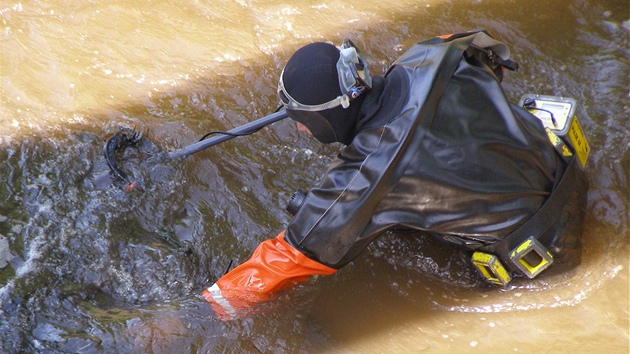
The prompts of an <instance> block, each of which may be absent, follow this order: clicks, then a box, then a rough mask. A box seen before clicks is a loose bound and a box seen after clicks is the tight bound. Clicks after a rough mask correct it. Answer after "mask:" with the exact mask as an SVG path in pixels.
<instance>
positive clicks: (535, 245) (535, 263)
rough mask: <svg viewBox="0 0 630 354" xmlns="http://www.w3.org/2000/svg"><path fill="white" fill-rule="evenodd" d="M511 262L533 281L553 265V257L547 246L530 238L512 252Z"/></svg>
mask: <svg viewBox="0 0 630 354" xmlns="http://www.w3.org/2000/svg"><path fill="white" fill-rule="evenodd" d="M510 260H511V261H512V263H514V265H516V266H517V267H518V269H520V270H521V271H522V272H523V273H524V274H525V275H527V276H528V277H529V278H530V279H531V278H534V277H536V276H537V275H538V274H540V272H542V271H543V270H545V269H547V267H549V266H550V265H551V264H552V263H553V256H552V255H551V253H550V252H549V251H548V250H547V249H546V248H545V246H543V245H542V244H541V243H540V242H538V240H536V239H535V238H534V237H532V236H530V237H529V238H527V240H525V241H524V242H523V243H521V244H520V245H518V246H517V247H516V248H514V249H513V250H512V252H510Z"/></svg>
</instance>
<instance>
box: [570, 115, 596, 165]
mask: <svg viewBox="0 0 630 354" xmlns="http://www.w3.org/2000/svg"><path fill="white" fill-rule="evenodd" d="M569 140H570V141H571V145H572V146H573V149H574V150H575V153H576V154H577V157H578V160H579V161H580V165H582V167H584V166H586V160H587V159H588V154H589V153H590V152H591V147H590V146H589V145H588V141H587V140H586V136H585V135H584V131H583V130H582V127H581V126H580V122H578V119H577V116H574V117H573V122H572V123H571V127H570V128H569Z"/></svg>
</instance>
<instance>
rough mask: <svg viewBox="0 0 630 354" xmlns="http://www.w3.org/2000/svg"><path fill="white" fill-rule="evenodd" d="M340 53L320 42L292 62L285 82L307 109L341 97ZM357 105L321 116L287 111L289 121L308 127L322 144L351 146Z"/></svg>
mask: <svg viewBox="0 0 630 354" xmlns="http://www.w3.org/2000/svg"><path fill="white" fill-rule="evenodd" d="M338 60H339V49H337V47H335V46H334V45H332V44H330V43H323V42H316V43H311V44H308V45H306V46H304V47H302V48H300V49H298V50H297V51H296V52H295V54H293V56H292V57H291V58H290V59H289V61H288V62H287V65H286V67H285V68H284V72H283V75H282V80H283V83H284V87H285V89H286V91H287V93H288V94H289V95H290V96H291V97H292V98H293V99H294V100H296V101H297V102H299V103H301V104H304V105H318V104H322V103H325V102H328V101H330V100H333V99H335V98H337V97H339V96H340V95H341V94H342V92H341V89H340V87H339V77H338V74H337V67H336V65H337V61H338ZM357 106H359V104H358V103H357V102H353V104H351V105H350V107H348V108H347V109H344V108H343V107H341V106H338V107H335V108H331V109H326V110H322V111H318V112H307V111H300V110H293V109H287V113H288V115H289V117H290V118H291V119H293V120H295V121H297V122H300V123H302V124H304V125H305V126H306V127H307V128H308V129H309V130H310V131H311V133H312V134H313V136H314V137H315V138H316V139H317V140H319V141H320V142H322V143H325V144H328V143H333V142H341V143H343V144H346V145H348V144H349V143H350V142H351V141H352V138H353V137H354V133H355V125H356V121H357V116H358V109H357Z"/></svg>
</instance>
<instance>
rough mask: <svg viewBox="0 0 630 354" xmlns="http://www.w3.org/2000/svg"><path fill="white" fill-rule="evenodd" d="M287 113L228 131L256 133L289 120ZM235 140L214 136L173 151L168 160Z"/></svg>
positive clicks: (168, 155)
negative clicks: (267, 126)
mask: <svg viewBox="0 0 630 354" xmlns="http://www.w3.org/2000/svg"><path fill="white" fill-rule="evenodd" d="M287 117H288V115H287V112H286V111H285V110H281V111H279V112H276V113H272V114H270V115H268V116H266V117H262V118H260V119H257V120H255V121H253V122H250V123H247V124H245V125H242V126H240V127H238V128H234V129H232V130H230V131H228V133H230V134H241V135H243V134H247V133H251V132H254V131H256V130H258V129H260V128H262V127H264V126H266V125H269V124H271V123H275V122H277V121H279V120H282V119H285V118H287ZM233 138H236V136H234V135H226V134H220V135H217V136H214V137H212V138H209V139H205V140H202V141H198V142H196V143H194V144H190V145H188V146H186V147H183V148H181V149H178V150H175V151H171V152H169V153H167V154H166V159H168V160H172V159H177V158H180V157H187V156H188V155H192V154H194V153H196V152H199V151H201V150H204V149H207V148H209V147H211V146H214V145H217V144H220V143H222V142H224V141H228V140H231V139H233Z"/></svg>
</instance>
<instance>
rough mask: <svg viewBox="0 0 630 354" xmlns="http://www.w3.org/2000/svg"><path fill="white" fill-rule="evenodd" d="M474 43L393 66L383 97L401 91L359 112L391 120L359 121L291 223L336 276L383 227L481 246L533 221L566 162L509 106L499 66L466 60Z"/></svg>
mask: <svg viewBox="0 0 630 354" xmlns="http://www.w3.org/2000/svg"><path fill="white" fill-rule="evenodd" d="M469 46H470V38H461V39H456V40H454V41H449V42H442V43H440V41H439V40H432V41H429V42H423V43H419V44H417V45H415V46H414V47H412V48H411V49H410V50H409V51H408V52H406V53H405V54H404V55H403V56H402V57H401V58H400V59H398V60H397V61H396V62H394V63H393V65H392V67H391V68H390V69H389V71H388V73H387V75H386V77H385V83H384V87H383V88H382V90H383V92H382V93H381V94H380V95H381V96H382V95H386V96H388V97H391V95H389V94H388V91H389V90H390V87H391V86H394V87H395V88H396V90H397V91H399V92H403V93H404V94H401V95H400V96H399V97H397V98H390V99H396V104H394V105H392V104H389V106H388V107H389V108H390V109H389V110H386V111H384V110H382V109H380V108H381V107H380V106H379V105H378V104H376V105H373V106H370V105H369V104H366V103H364V106H367V107H372V109H374V110H376V113H374V112H364V114H365V115H366V116H370V115H371V116H373V117H372V118H371V120H374V121H377V122H383V117H382V116H385V117H386V120H387V121H386V122H384V124H382V125H380V126H373V124H370V122H367V123H364V127H363V128H362V129H361V130H359V131H358V132H357V133H356V136H355V137H354V140H353V141H352V143H351V144H350V145H348V146H347V147H346V148H345V149H344V150H343V151H342V152H341V153H340V154H339V156H338V157H337V158H336V159H335V161H333V162H332V163H331V165H330V167H329V169H328V171H327V172H326V174H325V176H324V178H323V181H322V182H321V185H320V186H319V187H318V188H314V189H312V190H311V191H310V192H309V193H308V196H307V197H306V199H305V201H304V203H303V204H302V206H301V207H300V209H299V210H298V212H297V214H296V215H295V216H294V218H293V219H292V220H291V222H290V223H289V225H288V227H287V231H286V234H285V235H284V237H285V239H286V241H287V242H288V243H289V244H290V245H292V246H293V247H295V248H297V249H298V250H300V251H301V252H302V253H304V254H305V255H307V256H308V257H310V258H312V259H314V260H316V261H318V262H320V263H323V264H325V265H327V266H329V267H332V268H336V269H338V268H340V267H342V266H344V265H345V264H347V263H348V262H350V261H351V260H352V259H354V258H355V257H356V256H357V255H358V254H359V253H360V252H361V251H362V250H363V249H364V248H365V247H366V246H367V245H368V244H369V243H370V242H371V241H372V240H373V239H374V238H375V237H377V236H378V235H380V234H382V233H383V232H384V231H387V230H388V229H392V228H401V227H403V228H409V229H415V230H420V231H424V232H426V233H428V234H431V235H433V236H436V237H438V238H440V239H442V240H444V241H446V242H449V243H452V244H457V245H462V246H465V247H467V248H468V249H476V248H480V247H483V246H487V245H491V244H492V243H494V242H496V241H498V240H501V239H502V238H503V237H505V236H507V235H508V234H510V232H512V231H513V230H515V229H517V228H518V227H519V226H520V225H522V224H523V223H524V222H525V221H527V220H528V219H529V218H530V217H531V216H532V215H534V214H535V213H536V211H537V210H538V209H539V208H540V207H541V205H542V204H543V203H544V202H545V200H546V199H547V197H548V196H549V195H550V193H551V191H552V189H553V186H554V181H555V180H556V179H557V177H558V176H561V175H562V172H563V170H564V168H565V162H564V161H563V160H562V159H561V157H560V156H559V155H558V154H557V153H556V151H555V150H554V148H553V146H552V145H551V144H550V143H549V140H548V137H547V134H546V132H545V130H544V128H543V126H542V124H541V122H540V121H539V120H538V119H537V118H536V117H534V116H533V115H531V114H530V113H528V112H526V111H524V110H523V109H520V108H519V107H516V106H515V105H512V104H510V103H509V102H508V100H507V98H506V96H505V94H504V92H503V90H502V88H501V86H500V77H497V74H496V68H493V67H490V66H489V65H487V64H486V63H483V62H480V61H478V60H475V58H476V57H475V56H473V57H471V59H470V60H466V59H464V57H465V56H464V57H462V49H464V50H465V49H467V48H469ZM453 61H456V64H455V69H454V72H453V74H452V76H450V75H449V74H448V73H446V74H445V71H446V72H448V69H446V68H447V67H449V66H453ZM441 75H446V76H447V79H443V78H442V77H441ZM440 84H442V85H445V86H444V87H443V88H441V90H440V89H439V88H436V86H438V85H440ZM400 90H401V91H400ZM436 91H439V92H437V93H436ZM368 99H369V98H368ZM368 99H366V100H368ZM392 107H393V111H392V109H391V108H392Z"/></svg>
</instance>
